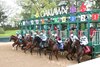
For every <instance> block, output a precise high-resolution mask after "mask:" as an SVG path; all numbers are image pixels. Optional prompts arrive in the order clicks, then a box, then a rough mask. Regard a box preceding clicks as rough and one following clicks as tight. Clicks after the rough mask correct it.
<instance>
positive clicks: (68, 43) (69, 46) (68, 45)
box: [64, 38, 75, 60]
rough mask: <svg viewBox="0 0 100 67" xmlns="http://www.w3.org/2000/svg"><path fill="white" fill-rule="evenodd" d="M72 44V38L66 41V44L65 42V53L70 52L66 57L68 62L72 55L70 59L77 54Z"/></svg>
mask: <svg viewBox="0 0 100 67" xmlns="http://www.w3.org/2000/svg"><path fill="white" fill-rule="evenodd" d="M72 43H73V42H72V40H71V38H68V39H66V40H65V42H64V51H67V52H68V54H67V55H66V58H67V59H68V60H69V55H71V57H70V58H71V59H72V57H73V55H74V54H75V48H74V46H73V45H72ZM72 60H73V59H72Z"/></svg>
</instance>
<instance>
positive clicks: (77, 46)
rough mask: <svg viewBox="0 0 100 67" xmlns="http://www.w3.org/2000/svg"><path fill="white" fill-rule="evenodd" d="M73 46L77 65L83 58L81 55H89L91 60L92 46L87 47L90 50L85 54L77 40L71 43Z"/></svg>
mask: <svg viewBox="0 0 100 67" xmlns="http://www.w3.org/2000/svg"><path fill="white" fill-rule="evenodd" d="M73 45H74V46H75V47H76V54H77V61H78V63H80V61H81V58H82V57H83V55H90V56H91V59H92V51H93V47H92V46H88V48H89V49H90V52H88V53H86V52H85V51H86V49H84V47H83V46H82V45H80V41H79V40H77V39H76V40H75V42H74V43H73ZM85 47H86V46H85Z"/></svg>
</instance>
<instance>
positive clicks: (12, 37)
mask: <svg viewBox="0 0 100 67" xmlns="http://www.w3.org/2000/svg"><path fill="white" fill-rule="evenodd" d="M11 40H13V41H14V43H13V44H12V46H13V47H14V46H15V45H16V50H18V46H19V47H20V46H21V44H22V43H21V42H20V41H19V39H18V37H17V36H14V35H11V37H10V41H11Z"/></svg>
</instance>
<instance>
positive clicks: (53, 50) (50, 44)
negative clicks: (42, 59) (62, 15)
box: [46, 38, 59, 60]
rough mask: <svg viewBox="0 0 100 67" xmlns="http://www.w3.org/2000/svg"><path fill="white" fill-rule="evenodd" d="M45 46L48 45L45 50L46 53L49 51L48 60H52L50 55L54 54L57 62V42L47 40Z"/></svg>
mask: <svg viewBox="0 0 100 67" xmlns="http://www.w3.org/2000/svg"><path fill="white" fill-rule="evenodd" d="M47 44H48V47H47V48H46V51H49V59H50V60H52V55H53V54H54V55H55V57H56V59H57V60H58V51H59V48H58V46H57V42H56V41H54V40H52V39H51V38H48V39H47Z"/></svg>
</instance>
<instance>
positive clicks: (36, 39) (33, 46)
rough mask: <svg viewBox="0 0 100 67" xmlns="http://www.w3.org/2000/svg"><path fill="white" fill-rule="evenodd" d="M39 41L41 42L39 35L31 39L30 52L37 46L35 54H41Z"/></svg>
mask: <svg viewBox="0 0 100 67" xmlns="http://www.w3.org/2000/svg"><path fill="white" fill-rule="evenodd" d="M41 42H42V39H41V38H40V37H38V36H36V37H35V38H34V39H33V41H32V46H31V47H30V53H31V54H32V52H33V49H34V48H37V49H38V50H37V54H38V53H39V54H40V56H41V51H42V49H41V45H40V44H41Z"/></svg>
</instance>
